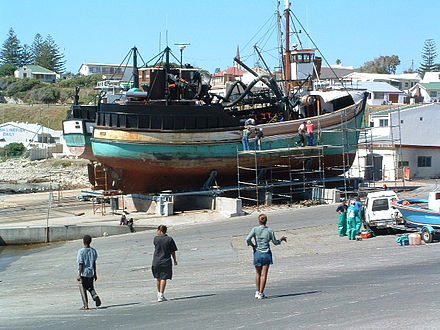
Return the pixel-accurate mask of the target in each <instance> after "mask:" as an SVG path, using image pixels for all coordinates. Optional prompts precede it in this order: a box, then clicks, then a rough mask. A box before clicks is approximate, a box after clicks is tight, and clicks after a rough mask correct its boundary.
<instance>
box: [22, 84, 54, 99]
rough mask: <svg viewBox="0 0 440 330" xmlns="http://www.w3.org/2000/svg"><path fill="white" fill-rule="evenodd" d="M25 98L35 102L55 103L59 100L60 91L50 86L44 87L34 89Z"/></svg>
mask: <svg viewBox="0 0 440 330" xmlns="http://www.w3.org/2000/svg"><path fill="white" fill-rule="evenodd" d="M27 97H28V98H30V99H32V100H33V101H35V102H42V103H56V102H57V101H58V99H59V98H60V91H59V90H58V89H56V88H55V87H52V86H44V87H40V88H34V89H33V90H31V91H30V92H29V93H28V94H27Z"/></svg>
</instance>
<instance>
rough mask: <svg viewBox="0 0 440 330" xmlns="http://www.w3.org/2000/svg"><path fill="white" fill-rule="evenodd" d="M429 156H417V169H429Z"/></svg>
mask: <svg viewBox="0 0 440 330" xmlns="http://www.w3.org/2000/svg"><path fill="white" fill-rule="evenodd" d="M431 158H432V157H431V156H418V157H417V167H431Z"/></svg>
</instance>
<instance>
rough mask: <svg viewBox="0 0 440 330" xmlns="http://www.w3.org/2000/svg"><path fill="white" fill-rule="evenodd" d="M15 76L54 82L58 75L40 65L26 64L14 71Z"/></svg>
mask: <svg viewBox="0 0 440 330" xmlns="http://www.w3.org/2000/svg"><path fill="white" fill-rule="evenodd" d="M14 77H15V78H20V79H23V78H34V79H38V80H41V81H43V82H49V83H54V82H55V80H56V79H57V77H58V75H57V73H56V72H53V71H50V70H48V69H46V68H43V67H42V66H39V65H25V66H22V67H20V68H18V69H17V70H15V71H14Z"/></svg>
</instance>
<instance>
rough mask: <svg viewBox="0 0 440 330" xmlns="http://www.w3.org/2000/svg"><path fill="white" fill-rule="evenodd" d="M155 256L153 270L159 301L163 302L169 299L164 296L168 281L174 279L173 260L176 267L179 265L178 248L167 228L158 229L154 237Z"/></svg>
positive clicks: (162, 226)
mask: <svg viewBox="0 0 440 330" xmlns="http://www.w3.org/2000/svg"><path fill="white" fill-rule="evenodd" d="M153 244H154V255H153V264H152V266H151V270H152V272H153V276H154V278H155V279H156V284H157V301H158V302H162V301H166V300H167V299H166V298H165V296H164V292H165V287H166V285H167V280H171V279H172V277H173V264H172V262H171V257H172V258H173V261H174V265H177V259H176V251H177V246H176V243H175V242H174V240H173V238H172V237H170V236H168V235H167V226H165V225H160V226H159V227H157V236H156V237H154V240H153Z"/></svg>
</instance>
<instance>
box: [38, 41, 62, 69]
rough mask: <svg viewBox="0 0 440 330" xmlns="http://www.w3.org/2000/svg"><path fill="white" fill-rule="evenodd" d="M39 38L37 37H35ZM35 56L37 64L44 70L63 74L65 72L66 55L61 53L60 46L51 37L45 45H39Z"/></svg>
mask: <svg viewBox="0 0 440 330" xmlns="http://www.w3.org/2000/svg"><path fill="white" fill-rule="evenodd" d="M35 37H37V36H35ZM34 55H35V64H37V65H40V66H42V67H43V68H46V69H49V70H52V71H55V72H57V73H62V72H63V71H64V64H65V61H64V55H63V54H62V53H60V51H59V48H58V45H57V44H56V43H55V40H53V38H52V36H51V35H48V36H47V37H46V39H45V40H44V42H43V44H41V45H38V47H37V53H35V54H34Z"/></svg>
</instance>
